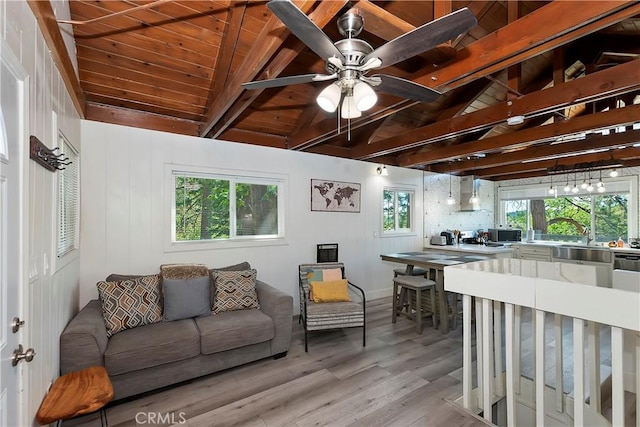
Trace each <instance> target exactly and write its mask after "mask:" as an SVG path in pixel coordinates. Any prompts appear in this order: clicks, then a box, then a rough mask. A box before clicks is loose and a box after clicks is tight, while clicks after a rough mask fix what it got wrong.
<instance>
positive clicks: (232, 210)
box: [173, 174, 283, 242]
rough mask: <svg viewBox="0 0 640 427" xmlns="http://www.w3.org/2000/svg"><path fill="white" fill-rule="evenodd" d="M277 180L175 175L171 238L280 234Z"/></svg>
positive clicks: (194, 239)
mask: <svg viewBox="0 0 640 427" xmlns="http://www.w3.org/2000/svg"><path fill="white" fill-rule="evenodd" d="M281 185H282V183H281V182H279V181H274V180H268V179H257V178H247V177H236V176H223V175H220V176H215V175H211V176H199V175H195V174H194V175H186V174H174V212H175V221H174V230H173V231H174V241H176V242H180V241H203V240H229V239H243V238H244V239H246V238H265V237H279V236H281V235H282V233H283V227H282V224H281V221H282V220H281V218H280V216H281V214H280V211H279V209H278V206H279V203H280V202H279V195H280V193H281V192H280V191H279V190H280V187H281Z"/></svg>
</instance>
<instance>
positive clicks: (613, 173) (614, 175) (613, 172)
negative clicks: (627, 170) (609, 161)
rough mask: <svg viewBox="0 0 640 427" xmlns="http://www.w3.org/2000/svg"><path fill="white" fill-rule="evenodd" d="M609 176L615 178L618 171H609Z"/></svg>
mask: <svg viewBox="0 0 640 427" xmlns="http://www.w3.org/2000/svg"><path fill="white" fill-rule="evenodd" d="M609 176H610V177H611V178H615V177H616V176H618V170H617V169H615V168H614V169H611V172H609Z"/></svg>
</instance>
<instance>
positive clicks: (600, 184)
mask: <svg viewBox="0 0 640 427" xmlns="http://www.w3.org/2000/svg"><path fill="white" fill-rule="evenodd" d="M596 186H597V187H598V193H604V192H605V191H606V189H605V188H604V182H602V169H600V180H599V181H598V184H596Z"/></svg>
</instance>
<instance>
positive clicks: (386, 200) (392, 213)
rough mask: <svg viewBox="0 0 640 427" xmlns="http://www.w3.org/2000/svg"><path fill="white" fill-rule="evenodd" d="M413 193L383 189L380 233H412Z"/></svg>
mask: <svg viewBox="0 0 640 427" xmlns="http://www.w3.org/2000/svg"><path fill="white" fill-rule="evenodd" d="M412 209H413V191H408V190H395V189H384V190H383V192H382V231H383V232H384V233H393V232H410V231H413V218H412Z"/></svg>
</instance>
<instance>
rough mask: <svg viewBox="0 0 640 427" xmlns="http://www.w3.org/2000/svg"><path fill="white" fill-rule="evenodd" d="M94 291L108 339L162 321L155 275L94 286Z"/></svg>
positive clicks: (157, 278) (157, 283)
mask: <svg viewBox="0 0 640 427" xmlns="http://www.w3.org/2000/svg"><path fill="white" fill-rule="evenodd" d="M97 287H98V295H99V296H100V302H101V303H102V314H103V316H104V323H105V326H106V328H107V336H108V337H110V336H112V335H114V334H116V333H118V332H120V331H122V330H125V329H130V328H135V327H138V326H144V325H149V324H151V323H155V322H159V321H160V320H162V306H161V305H160V277H159V276H158V275H153V276H144V277H139V278H137V279H133V280H123V281H121V282H98V284H97Z"/></svg>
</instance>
